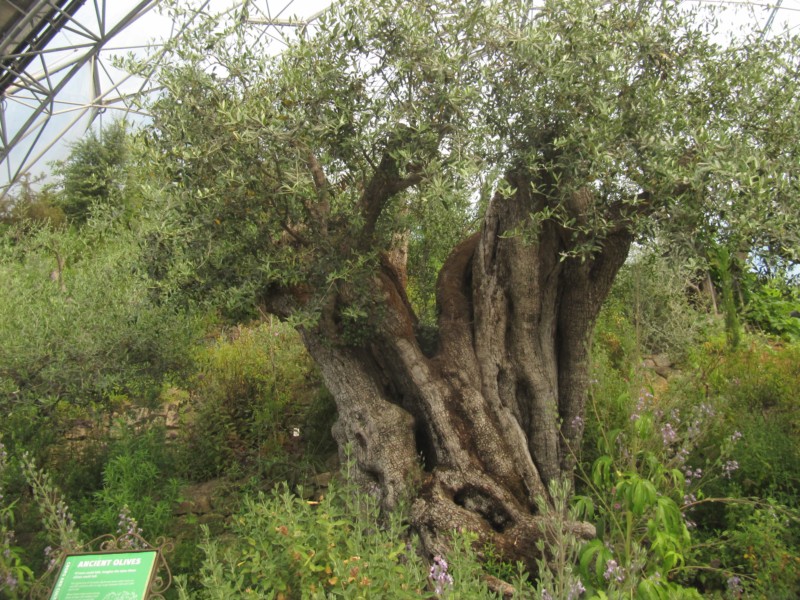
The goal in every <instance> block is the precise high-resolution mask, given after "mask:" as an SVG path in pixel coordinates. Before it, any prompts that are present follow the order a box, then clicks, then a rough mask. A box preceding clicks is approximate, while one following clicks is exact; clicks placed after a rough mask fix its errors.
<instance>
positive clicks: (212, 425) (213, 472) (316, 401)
mask: <svg viewBox="0 0 800 600" xmlns="http://www.w3.org/2000/svg"><path fill="white" fill-rule="evenodd" d="M197 360H198V365H199V373H198V375H197V383H196V387H195V389H194V391H193V395H194V398H195V399H196V402H195V403H194V407H193V413H192V414H191V415H190V416H189V420H188V422H187V423H186V424H185V427H184V429H183V434H184V435H185V438H184V439H183V440H182V444H183V448H184V452H185V457H184V461H185V466H184V467H183V469H184V472H185V473H186V475H187V477H191V478H194V479H197V480H203V479H207V478H211V477H216V476H219V475H220V474H222V473H225V472H227V473H228V474H229V475H230V474H231V473H232V472H235V471H239V472H249V473H251V474H253V475H257V476H258V477H259V478H262V479H265V480H267V481H272V480H281V479H291V478H294V477H299V476H300V473H299V472H297V470H296V467H297V466H298V463H297V459H298V458H299V457H298V455H297V453H298V451H299V450H300V443H301V438H302V439H308V440H312V442H313V446H314V447H313V448H312V449H311V450H312V451H313V452H315V453H317V455H318V456H319V455H322V454H324V453H325V452H326V451H330V450H331V442H330V425H331V424H332V420H331V419H332V417H333V412H332V411H331V409H330V407H331V405H332V402H331V399H330V397H329V395H327V393H326V392H324V388H322V384H321V381H320V379H319V375H318V373H317V372H316V370H315V368H314V367H313V365H312V363H311V360H310V358H309V356H308V354H307V353H306V351H305V348H304V347H303V345H302V343H301V342H300V339H299V336H298V335H297V333H296V332H295V331H294V330H293V329H291V328H290V327H289V326H288V325H286V324H282V323H279V322H278V321H277V320H270V322H268V323H262V324H258V325H255V326H253V327H242V326H239V327H236V328H234V329H232V330H230V331H228V332H227V334H220V335H219V336H218V337H217V339H216V340H214V341H213V342H212V343H210V344H209V345H207V346H206V347H205V348H204V349H203V350H202V351H201V352H200V353H199V356H198V359H197ZM292 453H294V456H292ZM287 466H288V468H287Z"/></svg>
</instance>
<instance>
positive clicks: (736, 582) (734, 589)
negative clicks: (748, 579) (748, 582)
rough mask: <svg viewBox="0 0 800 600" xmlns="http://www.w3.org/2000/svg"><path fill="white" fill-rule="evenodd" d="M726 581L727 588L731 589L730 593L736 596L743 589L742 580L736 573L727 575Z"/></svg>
mask: <svg viewBox="0 0 800 600" xmlns="http://www.w3.org/2000/svg"><path fill="white" fill-rule="evenodd" d="M727 583H728V589H729V590H730V591H731V593H733V594H736V595H737V597H738V595H739V594H741V593H742V592H743V591H744V588H743V587H742V580H741V579H739V578H738V577H736V575H734V576H733V577H729V578H728V582H727Z"/></svg>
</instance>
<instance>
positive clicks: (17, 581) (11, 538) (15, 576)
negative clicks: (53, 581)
mask: <svg viewBox="0 0 800 600" xmlns="http://www.w3.org/2000/svg"><path fill="white" fill-rule="evenodd" d="M7 460H8V453H7V452H6V449H5V446H4V445H3V443H2V442H0V586H2V589H4V590H6V593H7V594H8V597H9V598H11V599H14V600H15V599H16V598H23V597H24V596H25V594H26V592H27V590H28V589H29V587H30V584H31V582H32V579H33V571H32V570H31V569H30V568H29V567H28V566H26V565H25V563H24V562H23V557H22V549H21V548H20V547H19V546H16V545H15V544H14V542H15V534H14V505H15V504H16V502H13V501H12V502H8V501H6V500H5V497H4V496H3V491H4V490H3V484H4V478H5V470H6V463H7Z"/></svg>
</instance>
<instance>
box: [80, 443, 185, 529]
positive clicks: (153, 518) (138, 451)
mask: <svg viewBox="0 0 800 600" xmlns="http://www.w3.org/2000/svg"><path fill="white" fill-rule="evenodd" d="M115 446H116V447H114V446H112V448H111V449H110V451H109V459H108V462H106V464H105V466H104V467H103V487H102V488H101V489H100V490H98V491H97V492H95V493H94V495H93V497H92V498H91V499H86V500H84V502H82V503H80V505H81V508H82V514H80V515H79V517H80V518H81V521H82V524H83V528H84V530H85V531H86V532H87V533H90V534H92V535H95V536H96V535H101V534H103V533H108V532H110V531H114V529H115V527H116V526H117V524H118V523H119V521H120V514H121V513H122V512H123V510H125V512H126V513H127V514H128V515H129V516H130V517H131V518H133V519H135V520H136V521H137V523H138V524H139V525H140V526H141V529H142V531H141V535H142V536H143V537H144V538H145V539H147V540H154V539H155V538H156V537H158V536H161V535H164V534H166V533H167V532H168V530H169V526H170V523H171V521H172V514H173V508H174V506H175V504H176V503H177V501H178V496H179V493H178V490H179V481H178V480H177V479H176V478H175V477H173V476H172V475H173V470H174V469H173V467H172V463H171V461H170V460H169V458H168V457H167V456H166V454H167V450H166V448H165V447H164V432H163V431H161V430H160V429H157V428H151V429H150V430H148V431H147V432H145V433H143V434H139V435H137V436H136V437H135V438H134V437H132V436H131V435H130V434H128V435H127V436H125V437H124V438H123V439H122V440H121V441H120V442H118V443H117V444H116V445H115Z"/></svg>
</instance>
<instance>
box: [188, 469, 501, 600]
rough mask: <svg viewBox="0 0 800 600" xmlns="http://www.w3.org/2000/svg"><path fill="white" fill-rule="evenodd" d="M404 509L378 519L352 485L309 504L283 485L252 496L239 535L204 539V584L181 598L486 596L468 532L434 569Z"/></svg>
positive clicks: (236, 524) (369, 500) (236, 528)
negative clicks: (413, 535)
mask: <svg viewBox="0 0 800 600" xmlns="http://www.w3.org/2000/svg"><path fill="white" fill-rule="evenodd" d="M404 518H405V516H404V514H403V512H402V511H398V512H395V513H393V514H391V515H388V517H387V519H386V520H381V518H380V517H379V514H378V507H377V504H376V502H375V499H374V498H373V497H372V496H371V495H369V494H365V493H362V492H359V491H357V490H356V489H355V488H354V487H352V485H350V484H349V483H345V484H343V485H341V486H339V485H338V484H337V483H334V484H333V485H332V487H331V488H330V489H329V490H328V493H327V494H326V495H325V497H324V498H322V499H320V501H319V502H316V501H306V500H303V499H302V498H299V497H298V496H295V495H293V494H291V493H290V492H289V490H288V488H286V487H285V486H284V487H283V488H282V489H278V490H275V491H274V492H273V493H271V494H269V495H266V494H263V493H262V494H259V496H258V497H257V498H249V499H247V500H246V501H245V505H244V508H243V510H242V512H241V513H240V514H239V515H238V516H237V517H235V518H234V521H233V524H232V533H233V534H234V537H233V541H232V542H230V543H229V544H226V543H225V542H224V541H221V540H212V539H210V537H208V536H207V537H206V540H205V542H204V543H203V549H204V551H205V553H206V559H205V562H204V564H203V567H202V569H201V570H200V575H199V581H200V583H201V585H202V589H201V590H199V591H197V592H196V593H194V594H191V593H190V592H189V590H188V587H187V582H186V580H185V579H184V580H182V582H181V583H180V584H179V587H180V589H181V598H189V597H190V596H191V597H195V598H201V599H202V598H215V599H220V600H221V599H223V598H225V599H227V598H326V597H331V596H335V597H343V598H430V597H436V595H437V592H438V594H439V595H440V596H441V597H447V598H488V597H491V595H490V594H489V592H488V589H487V587H486V584H485V582H484V581H483V577H482V571H481V568H480V566H479V564H478V563H477V559H476V557H475V553H474V552H473V551H472V549H471V542H472V541H473V540H471V539H470V538H468V537H467V538H465V537H458V536H457V537H456V539H455V540H454V543H453V553H452V556H450V557H448V558H449V559H451V560H449V561H448V560H445V559H444V558H443V557H437V560H435V561H434V564H433V565H432V566H431V567H430V568H428V566H427V565H426V564H425V563H424V561H423V560H422V559H421V558H420V557H419V556H418V554H417V553H416V551H415V549H414V544H415V541H414V539H413V538H411V537H409V533H408V530H407V528H406V525H405V524H404Z"/></svg>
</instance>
